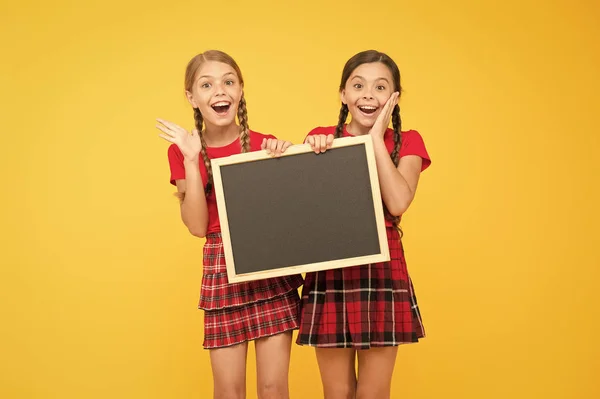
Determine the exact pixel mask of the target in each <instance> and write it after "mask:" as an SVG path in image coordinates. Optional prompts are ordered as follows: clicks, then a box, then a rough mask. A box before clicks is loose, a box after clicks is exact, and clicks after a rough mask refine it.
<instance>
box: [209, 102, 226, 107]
mask: <svg viewBox="0 0 600 399" xmlns="http://www.w3.org/2000/svg"><path fill="white" fill-rule="evenodd" d="M227 105H229V103H228V102H226V101H221V102H218V103H216V104H213V107H225V106H227Z"/></svg>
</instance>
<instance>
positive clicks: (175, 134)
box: [156, 119, 202, 161]
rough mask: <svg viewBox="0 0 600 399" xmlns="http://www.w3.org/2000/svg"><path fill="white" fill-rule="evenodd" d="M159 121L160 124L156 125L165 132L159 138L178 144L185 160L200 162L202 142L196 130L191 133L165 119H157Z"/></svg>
mask: <svg viewBox="0 0 600 399" xmlns="http://www.w3.org/2000/svg"><path fill="white" fill-rule="evenodd" d="M157 121H158V122H159V123H157V124H156V128H157V129H158V130H160V131H161V132H163V133H161V134H159V137H162V138H163V139H165V140H167V141H168V142H169V143H173V144H176V145H177V147H179V150H181V153H182V154H183V156H184V157H185V159H187V160H190V161H196V160H198V155H199V154H200V151H201V150H202V144H201V142H200V135H199V134H198V131H197V130H196V129H194V130H192V132H191V133H189V132H188V131H187V130H185V129H184V128H182V127H180V126H178V125H176V124H175V123H173V122H169V121H166V120H163V119H157Z"/></svg>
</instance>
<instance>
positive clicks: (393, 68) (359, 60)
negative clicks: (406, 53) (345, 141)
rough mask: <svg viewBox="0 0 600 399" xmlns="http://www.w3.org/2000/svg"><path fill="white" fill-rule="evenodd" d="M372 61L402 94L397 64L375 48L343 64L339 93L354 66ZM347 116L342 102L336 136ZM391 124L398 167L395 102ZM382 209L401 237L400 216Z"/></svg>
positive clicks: (398, 125) (399, 122)
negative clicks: (388, 71) (385, 72)
mask: <svg viewBox="0 0 600 399" xmlns="http://www.w3.org/2000/svg"><path fill="white" fill-rule="evenodd" d="M373 62H381V63H382V64H383V65H385V66H386V67H388V69H389V70H390V73H391V74H392V79H393V84H394V91H397V92H398V93H400V94H402V86H401V85H400V69H399V68H398V65H396V63H395V62H394V60H392V59H391V58H390V56H388V55H387V54H385V53H382V52H379V51H376V50H366V51H362V52H360V53H358V54H356V55H354V56H353V57H352V58H350V59H349V60H348V61H347V62H346V65H344V70H343V71H342V80H341V81H340V87H339V91H340V93H341V92H342V90H344V88H345V87H346V83H347V82H348V79H350V76H351V75H352V72H354V70H355V69H356V68H358V67H359V66H360V65H362V64H370V63H373ZM347 118H348V106H347V105H346V104H343V103H342V107H341V109H340V115H339V117H338V124H337V126H336V128H335V137H336V138H339V137H342V133H343V131H344V125H345V123H346V119H347ZM392 126H393V128H394V149H393V151H392V153H391V155H390V157H391V158H392V161H393V162H394V165H395V166H396V167H398V163H399V162H400V145H401V144H402V119H401V118H400V106H399V105H398V104H396V106H395V107H394V109H393V110H392ZM384 210H385V218H386V219H388V220H390V221H391V222H392V223H393V225H394V227H395V228H396V229H397V230H398V232H399V233H400V236H401V237H402V229H401V228H400V217H399V216H393V215H392V214H391V213H390V212H389V211H388V209H387V207H385V205H384Z"/></svg>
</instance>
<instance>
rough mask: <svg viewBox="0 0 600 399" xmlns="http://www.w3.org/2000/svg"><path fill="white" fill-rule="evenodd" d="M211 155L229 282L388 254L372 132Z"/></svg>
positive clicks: (371, 260)
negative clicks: (328, 142)
mask: <svg viewBox="0 0 600 399" xmlns="http://www.w3.org/2000/svg"><path fill="white" fill-rule="evenodd" d="M211 162H212V168H213V180H214V189H215V195H216V199H217V209H218V212H219V219H220V221H221V235H222V238H223V246H224V252H225V263H226V265H227V276H228V280H229V282H230V283H235V282H242V281H250V280H258V279H263V278H270V277H278V276H285V275H291V274H297V273H307V272H314V271H320V270H327V269H336V268H341V267H347V266H356V265H362V264H368V263H376V262H385V261H389V260H390V255H389V248H388V242H387V234H386V230H385V229H386V227H385V218H384V214H383V205H382V200H381V192H380V187H379V180H378V175H377V166H376V164H375V153H374V151H373V142H372V139H371V136H369V135H365V136H357V137H344V138H339V139H335V140H334V142H333V145H332V148H331V149H329V150H327V151H326V152H325V153H321V154H315V153H314V151H312V150H311V148H310V145H308V144H302V145H296V146H291V147H289V148H288V149H287V150H286V152H285V153H284V154H283V155H282V156H281V157H279V158H272V157H271V156H270V155H267V153H266V151H255V152H249V153H243V154H236V155H232V156H229V157H224V158H216V159H213V160H212V161H211Z"/></svg>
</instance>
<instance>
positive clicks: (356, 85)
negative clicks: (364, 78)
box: [354, 83, 363, 90]
mask: <svg viewBox="0 0 600 399" xmlns="http://www.w3.org/2000/svg"><path fill="white" fill-rule="evenodd" d="M354 88H355V89H358V90H360V89H362V88H363V85H362V83H354Z"/></svg>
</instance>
